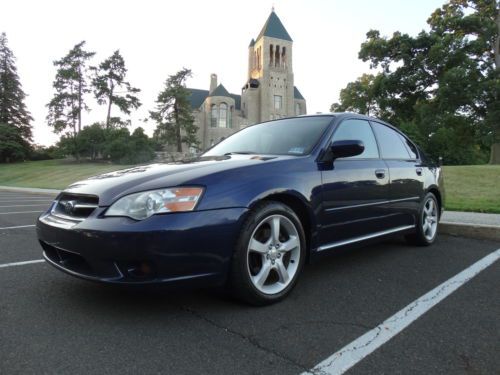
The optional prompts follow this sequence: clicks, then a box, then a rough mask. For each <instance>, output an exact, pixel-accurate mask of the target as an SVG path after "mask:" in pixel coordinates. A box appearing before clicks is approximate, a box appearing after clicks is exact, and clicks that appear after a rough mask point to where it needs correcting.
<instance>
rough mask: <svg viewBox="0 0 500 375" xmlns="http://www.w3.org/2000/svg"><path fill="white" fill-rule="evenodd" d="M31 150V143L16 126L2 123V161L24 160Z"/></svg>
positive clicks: (0, 150) (0, 147)
mask: <svg viewBox="0 0 500 375" xmlns="http://www.w3.org/2000/svg"><path fill="white" fill-rule="evenodd" d="M29 150H30V145H29V144H28V143H27V142H26V140H25V139H24V138H23V137H22V136H21V134H20V132H19V131H18V129H17V128H16V127H14V126H12V125H8V124H1V123H0V162H2V163H4V162H7V163H9V162H12V161H16V160H23V159H25V158H26V157H27V156H28V152H29Z"/></svg>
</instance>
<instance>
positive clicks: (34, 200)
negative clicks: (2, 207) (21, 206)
mask: <svg viewBox="0 0 500 375" xmlns="http://www.w3.org/2000/svg"><path fill="white" fill-rule="evenodd" d="M16 202H21V203H23V202H35V203H36V202H49V203H50V202H53V200H52V199H9V200H0V203H16Z"/></svg>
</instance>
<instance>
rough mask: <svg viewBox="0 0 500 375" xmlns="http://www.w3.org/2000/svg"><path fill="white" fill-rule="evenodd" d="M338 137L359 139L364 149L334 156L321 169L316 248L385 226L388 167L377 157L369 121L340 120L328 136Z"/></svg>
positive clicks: (333, 138) (333, 139) (338, 139)
mask: <svg viewBox="0 0 500 375" xmlns="http://www.w3.org/2000/svg"><path fill="white" fill-rule="evenodd" d="M340 140H360V141H362V142H363V144H364V146H365V150H364V152H363V153H362V154H361V155H357V156H352V157H348V158H339V159H336V160H334V161H333V165H332V166H331V169H330V170H323V171H321V174H322V176H321V177H322V198H323V208H322V215H321V224H322V227H321V232H320V233H321V234H320V236H321V237H320V242H321V246H320V250H325V249H329V248H333V247H336V246H340V245H342V244H344V243H346V242H350V241H351V240H353V241H355V240H356V239H360V238H361V237H363V236H367V235H371V234H374V233H377V232H380V231H383V230H385V229H387V227H388V226H387V223H386V218H385V217H386V215H387V211H386V210H385V208H386V205H387V203H388V200H389V170H388V167H387V165H386V164H385V162H384V161H383V160H382V159H381V158H380V157H379V150H378V147H377V142H376V139H375V136H374V134H373V131H372V128H371V126H370V123H369V122H368V121H366V120H362V119H346V120H344V121H343V122H342V123H340V124H339V125H338V127H337V128H336V130H335V132H334V134H333V137H332V142H333V141H340ZM330 144H331V143H330ZM328 147H330V146H328Z"/></svg>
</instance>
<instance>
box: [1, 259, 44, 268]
mask: <svg viewBox="0 0 500 375" xmlns="http://www.w3.org/2000/svg"><path fill="white" fill-rule="evenodd" d="M43 262H45V261H44V260H43V259H37V260H28V261H26V262H15V263H4V264H0V268H7V267H15V266H24V265H26V264H35V263H43Z"/></svg>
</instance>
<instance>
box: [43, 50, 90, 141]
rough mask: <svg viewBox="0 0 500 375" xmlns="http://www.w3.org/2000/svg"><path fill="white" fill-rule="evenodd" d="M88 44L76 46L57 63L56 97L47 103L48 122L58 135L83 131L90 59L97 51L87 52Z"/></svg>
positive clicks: (54, 85)
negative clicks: (85, 48)
mask: <svg viewBox="0 0 500 375" xmlns="http://www.w3.org/2000/svg"><path fill="white" fill-rule="evenodd" d="M84 46H85V41H82V42H80V43H78V44H77V45H75V46H74V47H73V48H72V49H71V50H70V51H69V53H68V54H67V55H66V56H64V57H63V58H62V59H60V60H57V61H55V62H54V65H55V66H56V67H57V73H56V78H55V80H54V83H53V87H54V89H55V91H56V92H55V95H54V97H53V98H52V100H51V101H50V102H49V103H48V104H47V107H48V109H49V114H48V116H47V122H48V124H49V126H51V127H53V128H54V131H55V132H56V133H61V132H64V131H67V130H68V128H69V129H70V133H72V136H73V137H75V136H76V135H77V134H78V133H79V132H80V131H81V130H82V111H84V110H88V107H87V105H86V103H85V98H84V96H85V94H87V93H89V92H90V89H89V85H88V83H87V80H88V67H87V62H88V60H89V59H90V58H91V57H92V56H94V55H95V52H88V51H85V50H84Z"/></svg>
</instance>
